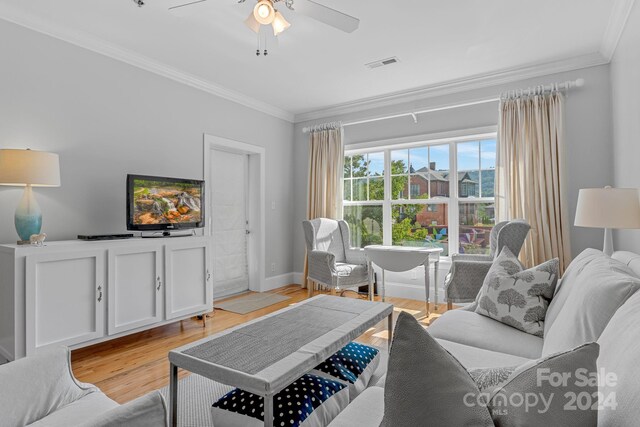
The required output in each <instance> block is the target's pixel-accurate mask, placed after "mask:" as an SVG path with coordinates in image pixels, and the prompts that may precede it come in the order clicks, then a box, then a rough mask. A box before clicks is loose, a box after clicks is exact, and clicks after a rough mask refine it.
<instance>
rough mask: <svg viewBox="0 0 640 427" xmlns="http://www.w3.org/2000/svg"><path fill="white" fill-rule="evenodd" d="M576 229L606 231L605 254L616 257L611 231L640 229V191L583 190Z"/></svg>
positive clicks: (626, 189)
mask: <svg viewBox="0 0 640 427" xmlns="http://www.w3.org/2000/svg"><path fill="white" fill-rule="evenodd" d="M575 225H576V226H578V227H594V228H604V247H603V250H602V251H603V252H604V253H605V254H607V255H609V256H611V255H612V254H613V236H612V233H611V229H612V228H640V197H639V195H638V189H637V188H611V187H609V186H607V187H604V188H584V189H582V190H580V192H579V193H578V207H577V208H576V219H575Z"/></svg>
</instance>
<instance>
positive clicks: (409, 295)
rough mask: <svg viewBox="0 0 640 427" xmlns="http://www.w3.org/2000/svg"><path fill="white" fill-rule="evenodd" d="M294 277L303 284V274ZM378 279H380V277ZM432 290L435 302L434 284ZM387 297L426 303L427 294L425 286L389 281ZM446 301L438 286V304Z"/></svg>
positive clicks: (293, 281)
mask: <svg viewBox="0 0 640 427" xmlns="http://www.w3.org/2000/svg"><path fill="white" fill-rule="evenodd" d="M290 274H291V276H292V282H291V283H295V284H298V285H299V284H302V273H298V272H294V273H290ZM378 277H380V276H379V275H378ZM443 277H444V275H442V273H441V280H442V278H443ZM431 286H432V288H431V302H434V289H433V282H432V285H431ZM385 294H386V296H389V297H398V298H406V299H413V300H417V301H424V300H425V292H424V285H422V284H421V285H408V284H406V283H399V282H390V281H389V280H387V282H386V292H385ZM443 301H444V289H442V287H440V286H438V304H442V302H443Z"/></svg>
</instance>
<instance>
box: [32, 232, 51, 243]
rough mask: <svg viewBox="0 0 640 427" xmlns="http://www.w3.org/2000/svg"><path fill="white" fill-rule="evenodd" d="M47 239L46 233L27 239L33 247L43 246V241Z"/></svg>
mask: <svg viewBox="0 0 640 427" xmlns="http://www.w3.org/2000/svg"><path fill="white" fill-rule="evenodd" d="M46 238H47V233H40V234H33V235H32V236H31V237H29V243H30V244H31V245H33V246H44V241H45V240H46Z"/></svg>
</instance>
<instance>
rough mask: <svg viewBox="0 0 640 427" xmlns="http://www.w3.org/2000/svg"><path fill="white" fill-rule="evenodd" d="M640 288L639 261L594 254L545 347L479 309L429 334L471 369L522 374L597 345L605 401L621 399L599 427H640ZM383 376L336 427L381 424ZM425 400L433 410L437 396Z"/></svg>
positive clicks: (572, 271)
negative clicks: (547, 359) (535, 364)
mask: <svg viewBox="0 0 640 427" xmlns="http://www.w3.org/2000/svg"><path fill="white" fill-rule="evenodd" d="M639 288H640V255H637V254H634V253H630V252H616V253H615V254H614V255H613V256H612V257H611V258H610V257H608V256H607V255H605V254H604V253H602V252H600V251H597V250H595V249H588V250H586V251H584V252H583V253H582V254H580V255H579V256H578V257H576V259H575V260H574V261H573V262H572V263H571V265H570V266H569V267H568V269H567V271H566V273H565V274H564V276H563V278H562V280H561V282H560V284H559V286H558V288H557V290H556V293H555V296H554V298H553V300H552V301H551V304H550V305H549V309H548V312H547V318H546V322H545V334H544V339H543V338H539V337H537V336H534V335H530V334H527V333H524V332H521V331H519V330H517V329H515V328H512V327H510V326H507V325H504V324H502V323H500V322H497V321H495V320H492V319H490V318H488V317H485V316H483V315H481V314H478V313H476V312H475V308H476V303H473V304H471V305H470V306H468V307H466V308H463V309H458V310H453V311H449V312H447V313H445V314H444V315H442V316H441V317H440V318H439V319H438V320H436V321H435V322H434V323H433V324H432V325H431V326H430V327H429V328H428V329H427V330H428V331H429V333H430V334H431V335H432V336H434V337H436V339H437V340H438V341H439V342H440V344H441V345H442V346H443V347H444V348H446V349H447V350H448V351H449V352H450V353H451V354H453V355H454V356H455V357H456V358H457V359H458V360H459V361H460V362H461V363H462V365H464V366H465V367H466V368H467V369H471V368H490V367H511V366H519V365H522V364H523V363H526V362H529V361H531V360H533V359H538V358H541V357H544V356H547V355H549V354H553V353H556V352H560V351H564V350H569V349H571V348H574V347H577V346H578V345H580V344H582V343H584V342H590V341H597V342H598V343H599V344H600V356H599V358H598V369H599V373H602V372H605V373H607V374H609V378H610V380H609V381H607V382H606V384H604V383H605V382H604V381H602V382H601V385H600V387H599V393H600V394H601V395H602V396H613V397H614V399H615V401H613V405H607V406H606V407H605V408H601V409H600V410H599V411H598V426H637V425H638V420H639V419H640V369H637V365H638V363H639V361H640V292H637V290H638V289H639ZM392 351H393V350H392ZM382 370H383V368H381V370H380V372H377V373H376V375H375V376H374V377H375V378H376V379H375V380H374V381H375V382H373V381H372V383H371V386H370V387H369V388H367V390H365V391H364V392H363V393H362V394H360V395H359V396H358V397H357V398H356V399H355V400H354V401H353V402H351V404H350V405H349V406H348V407H347V408H346V409H345V410H344V411H343V412H341V413H340V415H339V416H338V417H337V418H335V419H334V421H333V422H332V423H331V424H330V427H353V426H377V425H379V424H380V422H381V421H382V417H383V413H384V384H385V379H386V377H385V374H384V373H383V372H382ZM611 379H612V380H611ZM424 399H425V404H428V402H429V401H430V396H424ZM431 401H433V400H431Z"/></svg>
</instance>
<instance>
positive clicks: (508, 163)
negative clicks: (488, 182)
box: [496, 91, 571, 271]
mask: <svg viewBox="0 0 640 427" xmlns="http://www.w3.org/2000/svg"><path fill="white" fill-rule="evenodd" d="M563 116H564V97H563V95H562V93H560V92H558V91H554V92H552V93H547V94H542V93H537V94H534V95H530V96H519V97H518V96H511V97H509V96H506V97H505V96H503V98H502V100H501V102H500V121H499V130H498V159H497V162H496V169H497V170H496V212H497V216H498V220H501V221H502V220H508V219H516V218H524V219H525V220H527V221H528V222H529V224H531V232H530V234H529V237H528V238H527V240H526V242H525V245H524V246H523V249H522V253H521V259H522V261H523V262H524V263H525V265H527V266H529V267H531V266H534V265H538V264H540V263H542V262H544V261H546V260H549V259H552V258H556V257H557V258H559V259H560V269H561V271H564V269H565V267H566V266H567V265H568V264H569V262H570V261H571V259H570V258H571V248H570V241H569V222H568V221H567V206H566V198H565V197H564V193H563V188H564V175H563V145H564V133H563V132H564V129H563V126H564V124H563V120H564V119H563Z"/></svg>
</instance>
